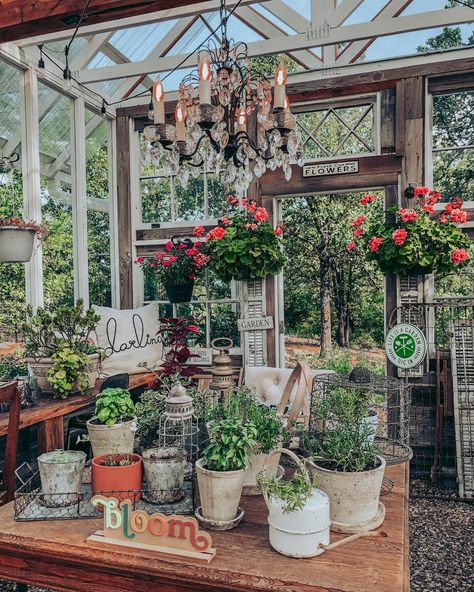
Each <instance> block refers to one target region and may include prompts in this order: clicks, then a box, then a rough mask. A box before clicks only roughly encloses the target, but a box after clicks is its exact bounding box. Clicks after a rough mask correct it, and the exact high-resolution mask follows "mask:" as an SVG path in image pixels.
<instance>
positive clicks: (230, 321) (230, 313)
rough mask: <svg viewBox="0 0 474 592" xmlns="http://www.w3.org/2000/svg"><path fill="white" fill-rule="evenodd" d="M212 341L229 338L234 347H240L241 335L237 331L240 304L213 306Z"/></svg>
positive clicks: (211, 306)
mask: <svg viewBox="0 0 474 592" xmlns="http://www.w3.org/2000/svg"><path fill="white" fill-rule="evenodd" d="M210 309H211V340H212V339H215V338H216V337H229V338H230V339H232V341H233V342H234V347H240V333H239V331H238V329H237V319H238V318H239V305H238V304H211V305H210Z"/></svg>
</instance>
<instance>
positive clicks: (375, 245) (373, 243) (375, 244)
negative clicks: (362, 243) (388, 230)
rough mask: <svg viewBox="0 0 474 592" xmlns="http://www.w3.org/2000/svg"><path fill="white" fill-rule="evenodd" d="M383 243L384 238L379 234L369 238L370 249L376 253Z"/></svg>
mask: <svg viewBox="0 0 474 592" xmlns="http://www.w3.org/2000/svg"><path fill="white" fill-rule="evenodd" d="M381 244H382V239H381V238H380V237H378V236H373V237H372V238H371V239H370V240H369V249H370V250H371V251H372V252H373V253H376V252H377V251H378V250H379V247H380V245H381Z"/></svg>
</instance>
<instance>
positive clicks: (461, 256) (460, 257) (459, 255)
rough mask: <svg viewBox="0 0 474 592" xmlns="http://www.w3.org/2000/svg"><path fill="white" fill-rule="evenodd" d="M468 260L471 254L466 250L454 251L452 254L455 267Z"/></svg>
mask: <svg viewBox="0 0 474 592" xmlns="http://www.w3.org/2000/svg"><path fill="white" fill-rule="evenodd" d="M468 258H469V254H468V252H467V251H466V249H454V251H453V252H452V253H451V261H452V262H453V263H454V265H459V264H460V263H462V262H463V261H466V260H467V259H468Z"/></svg>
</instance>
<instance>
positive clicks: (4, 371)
mask: <svg viewBox="0 0 474 592" xmlns="http://www.w3.org/2000/svg"><path fill="white" fill-rule="evenodd" d="M27 375H28V368H27V366H26V364H25V360H24V358H23V356H22V355H21V353H19V352H14V353H13V354H12V355H10V356H4V357H3V358H0V380H3V381H7V380H11V379H12V378H16V377H17V376H27Z"/></svg>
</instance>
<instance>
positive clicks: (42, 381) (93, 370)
mask: <svg viewBox="0 0 474 592" xmlns="http://www.w3.org/2000/svg"><path fill="white" fill-rule="evenodd" d="M99 320H100V317H99V316H98V315H96V314H95V312H94V311H93V310H92V309H89V310H84V302H83V301H82V299H79V300H78V301H77V303H76V305H75V306H67V305H63V306H45V307H39V308H38V309H37V311H36V313H33V309H32V308H31V306H28V307H27V320H26V321H25V322H24V323H23V325H22V331H23V336H24V341H25V358H26V362H27V363H28V367H29V370H30V372H31V374H33V376H35V377H36V379H37V384H38V387H39V388H40V389H41V390H42V391H44V392H47V393H49V392H54V393H56V394H57V395H58V396H59V397H61V398H66V397H67V396H68V395H69V394H70V393H72V392H74V391H87V390H88V389H90V388H92V387H93V386H94V384H95V381H96V379H97V376H98V370H99V367H100V359H101V357H100V353H99V351H98V348H97V347H96V346H95V345H94V343H93V341H92V334H93V331H94V329H95V328H96V326H97V323H98V322H99Z"/></svg>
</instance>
